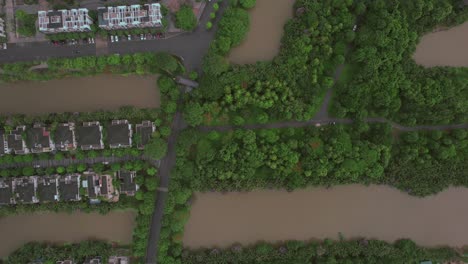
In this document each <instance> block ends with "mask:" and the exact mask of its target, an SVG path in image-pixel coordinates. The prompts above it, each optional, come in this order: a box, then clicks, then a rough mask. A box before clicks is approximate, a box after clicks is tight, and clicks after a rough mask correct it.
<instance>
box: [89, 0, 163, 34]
mask: <svg viewBox="0 0 468 264" xmlns="http://www.w3.org/2000/svg"><path fill="white" fill-rule="evenodd" d="M161 19H162V15H161V5H160V4H158V3H153V4H145V5H143V6H142V5H131V6H124V5H122V6H109V7H99V8H98V20H99V27H101V28H105V29H118V28H133V27H157V26H161V25H162V22H161Z"/></svg>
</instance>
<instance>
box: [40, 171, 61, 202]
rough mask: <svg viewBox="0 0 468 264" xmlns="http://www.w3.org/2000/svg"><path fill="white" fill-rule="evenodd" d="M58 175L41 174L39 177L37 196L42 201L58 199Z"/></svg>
mask: <svg viewBox="0 0 468 264" xmlns="http://www.w3.org/2000/svg"><path fill="white" fill-rule="evenodd" d="M57 182H58V176H41V177H38V178H37V196H38V198H39V200H40V201H41V202H54V201H57V200H58V188H57Z"/></svg>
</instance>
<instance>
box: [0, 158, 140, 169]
mask: <svg viewBox="0 0 468 264" xmlns="http://www.w3.org/2000/svg"><path fill="white" fill-rule="evenodd" d="M136 159H143V160H144V158H142V157H133V156H125V157H96V158H86V159H83V160H77V159H62V160H35V161H32V162H20V163H11V164H1V165H0V169H10V168H24V167H36V166H38V167H41V168H48V167H59V166H64V167H66V166H69V165H72V164H83V163H84V164H88V165H93V164H96V163H104V162H108V163H116V162H126V161H130V160H136Z"/></svg>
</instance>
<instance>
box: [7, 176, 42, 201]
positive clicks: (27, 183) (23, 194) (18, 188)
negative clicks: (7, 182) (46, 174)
mask: <svg viewBox="0 0 468 264" xmlns="http://www.w3.org/2000/svg"><path fill="white" fill-rule="evenodd" d="M35 181H36V177H20V178H15V179H14V180H13V186H14V188H13V190H14V195H15V200H16V202H17V203H37V202H39V200H38V199H37V196H36V187H35Z"/></svg>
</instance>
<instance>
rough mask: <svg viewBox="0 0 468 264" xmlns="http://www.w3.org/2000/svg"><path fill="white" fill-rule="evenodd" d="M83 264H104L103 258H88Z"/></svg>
mask: <svg viewBox="0 0 468 264" xmlns="http://www.w3.org/2000/svg"><path fill="white" fill-rule="evenodd" d="M83 264H102V258H101V257H92V258H88V259H86V261H85V262H84V263H83Z"/></svg>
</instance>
